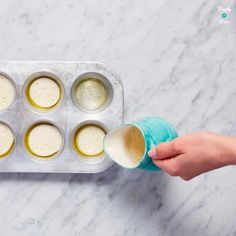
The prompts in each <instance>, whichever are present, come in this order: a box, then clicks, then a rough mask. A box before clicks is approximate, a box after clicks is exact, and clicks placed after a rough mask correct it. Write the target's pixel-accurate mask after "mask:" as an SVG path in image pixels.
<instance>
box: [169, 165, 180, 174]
mask: <svg viewBox="0 0 236 236" xmlns="http://www.w3.org/2000/svg"><path fill="white" fill-rule="evenodd" d="M168 173H169V174H170V175H171V176H179V175H180V174H181V170H180V168H179V167H178V166H177V165H175V166H173V167H172V168H170V169H169V170H168Z"/></svg>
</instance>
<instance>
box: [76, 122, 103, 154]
mask: <svg viewBox="0 0 236 236" xmlns="http://www.w3.org/2000/svg"><path fill="white" fill-rule="evenodd" d="M104 137H105V132H104V130H103V129H101V128H100V127H98V126H96V125H86V126H85V127H83V128H81V130H79V132H78V134H77V135H76V139H75V142H76V146H77V148H78V149H79V151H80V152H81V153H82V154H84V155H87V156H96V155H99V154H100V153H102V152H103V139H104Z"/></svg>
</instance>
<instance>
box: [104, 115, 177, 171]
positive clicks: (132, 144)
mask: <svg viewBox="0 0 236 236" xmlns="http://www.w3.org/2000/svg"><path fill="white" fill-rule="evenodd" d="M177 136H178V134H177V132H176V130H175V128H174V127H173V126H172V125H171V124H170V123H169V122H168V121H166V120H164V119H162V118H158V117H148V118H145V119H143V120H140V121H137V122H133V123H129V124H125V125H123V126H121V127H118V128H116V129H114V130H112V131H111V132H109V133H108V134H107V135H106V137H105V139H104V151H105V153H106V154H107V155H108V156H109V157H110V158H111V159H112V160H114V161H115V162H116V163H117V164H119V165H121V166H123V167H125V168H129V169H134V168H140V169H144V170H148V171H158V170H160V168H159V167H157V166H156V165H155V164H154V163H153V161H152V159H151V158H150V157H149V156H148V151H149V150H151V149H152V148H153V147H155V146H157V145H158V144H159V143H161V142H168V141H171V140H173V139H175V138H176V137H177Z"/></svg>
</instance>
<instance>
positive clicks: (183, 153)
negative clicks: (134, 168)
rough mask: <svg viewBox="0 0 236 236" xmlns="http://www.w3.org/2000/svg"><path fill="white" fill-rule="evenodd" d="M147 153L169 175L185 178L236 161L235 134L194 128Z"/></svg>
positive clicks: (188, 178)
mask: <svg viewBox="0 0 236 236" xmlns="http://www.w3.org/2000/svg"><path fill="white" fill-rule="evenodd" d="M148 155H149V156H150V157H151V158H152V159H153V162H154V163H155V164H156V165H157V166H158V167H160V168H161V169H163V170H164V171H165V172H167V173H168V174H169V175H171V176H179V177H181V178H182V179H184V180H190V179H192V178H193V177H195V176H197V175H200V174H202V173H204V172H207V171H210V170H213V169H216V168H220V167H223V166H226V165H232V164H236V137H232V136H223V135H219V134H215V133H211V132H197V133H193V134H189V135H185V136H182V137H178V138H176V139H175V140H173V141H171V142H165V143H160V144H158V145H157V147H156V148H154V149H152V150H150V151H149V152H148Z"/></svg>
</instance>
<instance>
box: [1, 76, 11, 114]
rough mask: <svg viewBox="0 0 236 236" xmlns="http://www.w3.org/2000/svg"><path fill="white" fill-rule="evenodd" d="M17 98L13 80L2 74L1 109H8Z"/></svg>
mask: <svg viewBox="0 0 236 236" xmlns="http://www.w3.org/2000/svg"><path fill="white" fill-rule="evenodd" d="M14 99H15V88H14V86H13V84H12V82H11V81H10V80H9V79H8V78H6V77H5V76H3V75H0V111H2V110H5V109H7V108H8V107H9V106H10V105H11V104H12V102H13V101H14Z"/></svg>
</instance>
